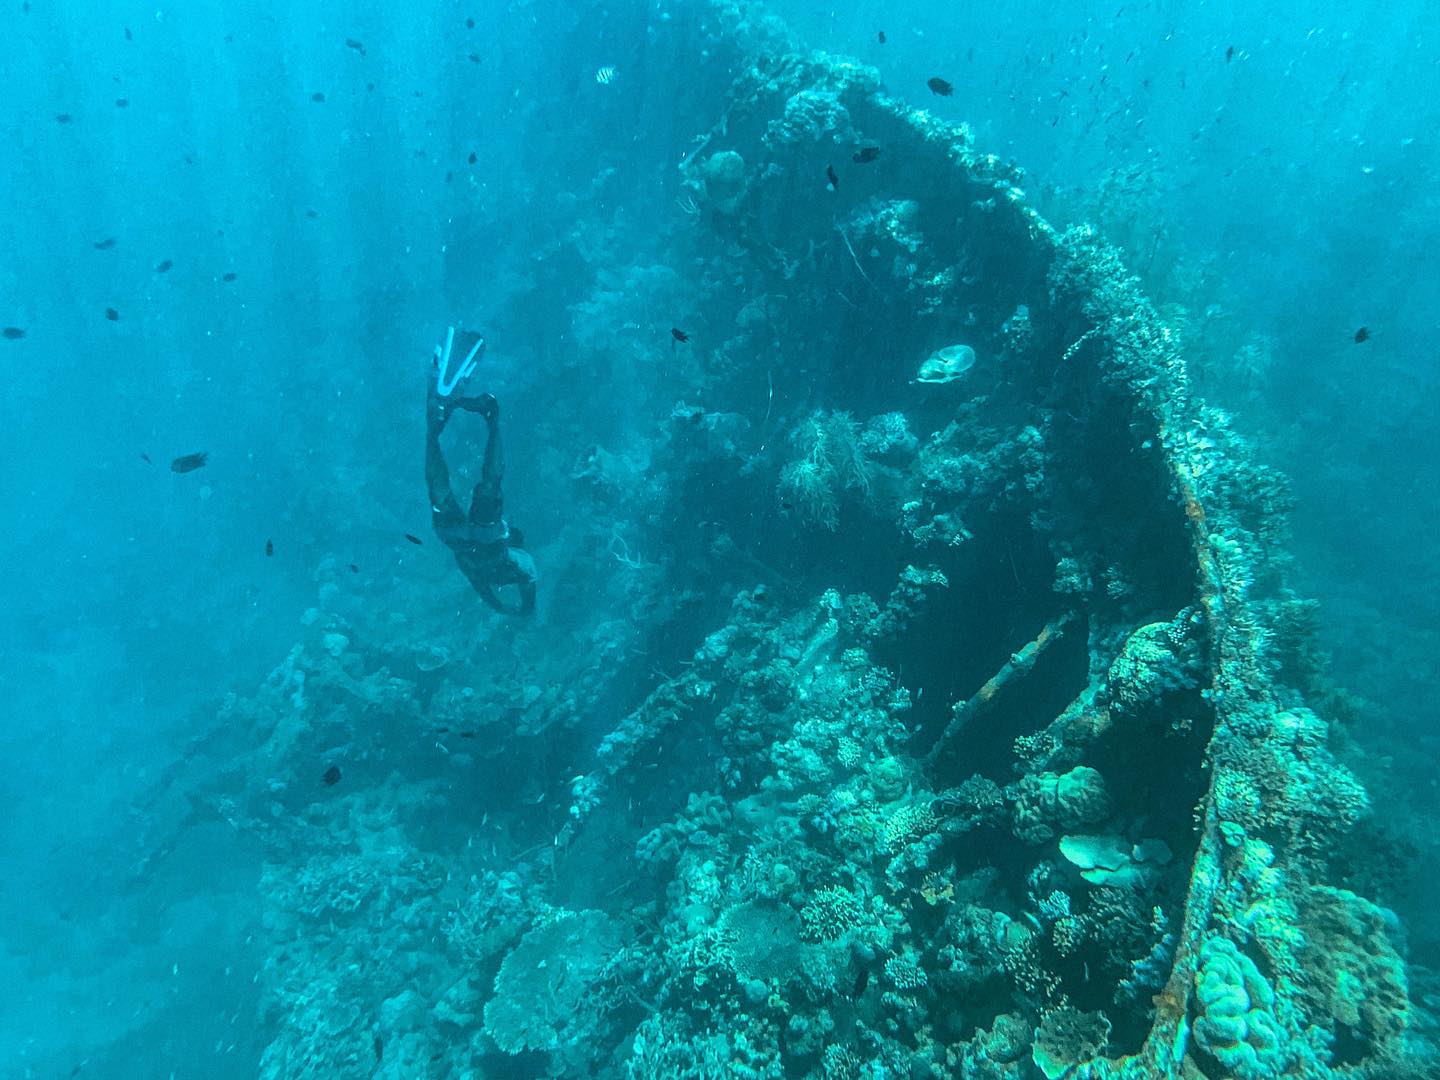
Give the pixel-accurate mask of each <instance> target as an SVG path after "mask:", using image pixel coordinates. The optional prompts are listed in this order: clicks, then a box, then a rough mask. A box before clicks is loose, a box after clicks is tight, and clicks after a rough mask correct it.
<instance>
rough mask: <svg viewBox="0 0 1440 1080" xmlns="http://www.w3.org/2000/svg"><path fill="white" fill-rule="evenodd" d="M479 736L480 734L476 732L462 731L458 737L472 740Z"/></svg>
mask: <svg viewBox="0 0 1440 1080" xmlns="http://www.w3.org/2000/svg"><path fill="white" fill-rule="evenodd" d="M479 734H480V733H479V732H478V731H462V732H460V737H461V738H462V739H473V738H475V737H476V736H477V735H479Z"/></svg>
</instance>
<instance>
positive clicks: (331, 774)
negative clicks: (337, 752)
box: [320, 765, 340, 787]
mask: <svg viewBox="0 0 1440 1080" xmlns="http://www.w3.org/2000/svg"><path fill="white" fill-rule="evenodd" d="M320 779H321V780H324V781H325V786H326V787H334V786H335V785H336V784H338V783H339V782H340V766H339V765H331V766H330V767H329V768H328V769H326V770H325V774H324V775H323V776H321V777H320Z"/></svg>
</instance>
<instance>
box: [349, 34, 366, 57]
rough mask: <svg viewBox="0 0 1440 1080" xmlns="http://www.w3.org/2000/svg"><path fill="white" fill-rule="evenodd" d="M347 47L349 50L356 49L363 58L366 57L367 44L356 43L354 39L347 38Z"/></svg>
mask: <svg viewBox="0 0 1440 1080" xmlns="http://www.w3.org/2000/svg"><path fill="white" fill-rule="evenodd" d="M345 47H346V48H347V49H354V50H355V51H356V52H358V53H359V54H360V55H361V56H364V55H365V44H364V42H360V41H356V40H355V39H354V38H353V37H347V38H346V39H345Z"/></svg>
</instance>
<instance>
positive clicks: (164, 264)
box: [155, 259, 175, 274]
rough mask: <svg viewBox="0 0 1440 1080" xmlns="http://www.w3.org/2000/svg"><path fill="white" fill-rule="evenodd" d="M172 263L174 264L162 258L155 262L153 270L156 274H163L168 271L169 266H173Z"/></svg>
mask: <svg viewBox="0 0 1440 1080" xmlns="http://www.w3.org/2000/svg"><path fill="white" fill-rule="evenodd" d="M174 265H175V264H174V263H173V262H171V261H170V260H169V259H162V260H160V262H159V263H158V264H156V266H155V272H156V273H157V274H165V273H168V272H169V270H170V268H171V267H172V266H174Z"/></svg>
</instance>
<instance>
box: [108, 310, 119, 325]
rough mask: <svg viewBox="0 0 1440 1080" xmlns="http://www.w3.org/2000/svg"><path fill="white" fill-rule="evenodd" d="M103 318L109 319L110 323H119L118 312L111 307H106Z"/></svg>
mask: <svg viewBox="0 0 1440 1080" xmlns="http://www.w3.org/2000/svg"><path fill="white" fill-rule="evenodd" d="M105 318H107V319H109V320H110V321H111V322H119V321H120V312H118V311H116V310H115V309H114V308H113V307H107V308H106V309H105Z"/></svg>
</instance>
